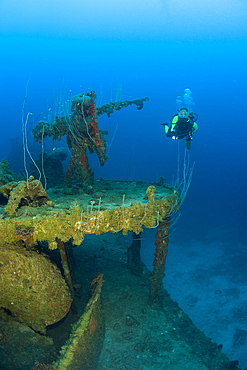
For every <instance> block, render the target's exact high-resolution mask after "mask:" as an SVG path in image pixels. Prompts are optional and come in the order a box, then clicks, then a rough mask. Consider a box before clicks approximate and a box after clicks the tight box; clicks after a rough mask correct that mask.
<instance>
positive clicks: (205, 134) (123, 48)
mask: <svg viewBox="0 0 247 370" xmlns="http://www.w3.org/2000/svg"><path fill="white" fill-rule="evenodd" d="M246 20H247V4H246V2H245V1H241V0H239V1H230V0H228V1H217V3H216V2H213V1H209V0H207V1H200V4H199V3H198V2H196V1H187V2H186V3H185V2H183V1H181V0H177V1H169V0H168V1H166V0H164V1H159V0H153V1H148V0H144V1H140V0H132V1H124V2H120V1H113V0H111V1H107V2H103V1H100V0H95V1H91V2H90V3H89V2H85V1H75V0H72V1H71V2H70V3H68V2H67V1H63V0H62V1H55V0H51V1H35V3H34V2H32V1H28V0H23V1H5V0H2V1H1V3H0V42H1V48H0V55H1V56H0V60H1V71H0V102H1V117H0V122H1V135H0V158H1V159H2V158H6V159H8V161H9V162H10V164H11V168H12V169H13V170H14V171H16V172H19V171H20V170H23V152H22V107H23V103H24V102H25V106H24V117H26V115H27V113H28V112H33V113H34V114H33V115H32V116H30V119H29V121H28V127H27V130H28V132H29V147H30V150H31V151H32V154H33V156H34V157H37V155H38V153H39V151H40V145H38V144H36V143H34V142H33V140H32V136H31V130H32V128H33V127H34V126H35V125H36V123H37V122H38V121H39V119H41V118H45V119H48V118H50V119H52V118H54V115H55V111H56V109H58V108H57V107H60V106H61V104H63V101H64V100H66V99H68V98H69V97H70V96H73V95H76V94H80V93H82V92H84V91H87V92H88V91H90V90H91V89H93V90H95V91H96V93H97V102H98V105H100V104H103V103H107V102H109V101H114V100H115V98H116V97H117V96H118V97H119V94H120V93H121V98H122V99H135V98H141V97H145V96H148V97H149V98H150V100H149V101H148V102H147V103H145V106H144V108H143V109H142V110H141V111H138V110H136V109H135V107H133V106H132V107H129V108H127V109H124V110H122V111H121V112H115V113H114V114H113V115H112V116H111V118H107V117H106V116H101V117H100V118H99V126H100V128H101V129H108V130H109V131H110V132H109V135H108V138H107V140H108V144H109V159H108V161H107V162H106V164H105V166H104V167H100V166H99V164H98V158H97V157H96V156H92V155H90V162H91V165H92V169H93V171H94V172H95V177H96V178H98V177H100V176H102V177H103V178H106V179H108V178H109V179H126V180H146V181H158V180H159V177H160V176H164V177H165V179H166V181H167V182H171V181H172V179H173V178H174V176H176V168H177V155H178V145H179V147H180V154H181V153H183V150H184V144H183V143H182V142H180V143H178V142H174V141H172V140H171V139H168V138H167V137H166V136H165V134H164V132H163V127H162V126H161V125H160V124H161V123H163V122H165V121H168V120H169V119H170V117H171V116H172V115H173V114H174V113H176V97H177V96H178V95H180V94H182V93H183V91H184V89H185V88H189V89H191V91H192V94H193V99H194V101H195V111H196V113H197V114H198V116H199V119H198V126H199V130H198V132H196V134H195V135H194V140H193V143H192V149H191V150H190V161H191V163H193V162H195V169H194V173H193V179H192V183H191V186H190V189H189V191H188V194H187V197H186V200H185V202H184V204H183V208H182V217H181V218H180V220H179V221H178V224H177V230H176V234H175V235H174V237H175V238H177V240H180V241H184V242H185V241H188V240H191V239H193V240H204V239H205V238H207V235H208V233H209V232H210V230H213V229H220V228H221V229H222V234H221V235H220V236H219V237H220V238H227V240H228V241H229V240H230V239H232V242H233V248H234V243H237V242H241V243H246V242H247V236H246V231H245V228H246V206H247V204H246V193H247V189H246V183H247V174H246V167H247V146H246V139H247V104H246V98H247V91H246V90H247V67H246V66H247V38H246V36H247V22H246ZM25 97H26V98H25ZM44 144H45V150H50V149H51V148H52V147H53V146H54V145H57V146H61V145H63V143H51V142H50V141H49V140H46V141H45V143H44Z"/></svg>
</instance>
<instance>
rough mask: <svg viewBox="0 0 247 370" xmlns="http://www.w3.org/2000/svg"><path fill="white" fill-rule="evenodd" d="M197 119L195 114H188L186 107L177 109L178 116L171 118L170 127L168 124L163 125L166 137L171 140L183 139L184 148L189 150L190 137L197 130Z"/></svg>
mask: <svg viewBox="0 0 247 370" xmlns="http://www.w3.org/2000/svg"><path fill="white" fill-rule="evenodd" d="M197 118H198V116H197V114H196V113H193V112H190V111H189V109H188V108H186V107H182V108H180V109H178V114H175V115H174V116H173V117H172V118H171V126H169V125H168V123H163V125H164V129H165V133H166V136H167V137H171V138H172V139H184V138H185V143H186V148H187V149H190V148H191V140H192V135H193V134H194V132H195V131H196V130H198V126H197V123H196V120H197Z"/></svg>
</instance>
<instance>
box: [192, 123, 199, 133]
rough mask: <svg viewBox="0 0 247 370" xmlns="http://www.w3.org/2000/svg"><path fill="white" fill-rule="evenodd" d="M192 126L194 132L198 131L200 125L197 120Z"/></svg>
mask: <svg viewBox="0 0 247 370" xmlns="http://www.w3.org/2000/svg"><path fill="white" fill-rule="evenodd" d="M192 128H193V132H195V131H197V130H198V125H197V123H196V122H194V123H193V126H192Z"/></svg>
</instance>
